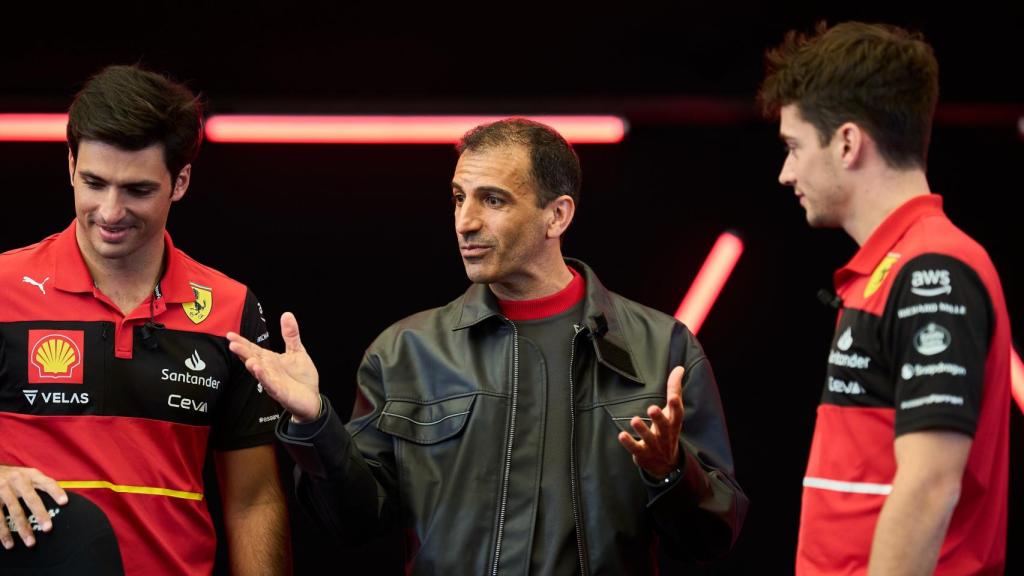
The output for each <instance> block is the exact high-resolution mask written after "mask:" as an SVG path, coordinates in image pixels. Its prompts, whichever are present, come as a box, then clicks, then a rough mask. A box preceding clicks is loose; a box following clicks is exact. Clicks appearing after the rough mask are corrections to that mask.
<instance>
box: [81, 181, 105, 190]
mask: <svg viewBox="0 0 1024 576" xmlns="http://www.w3.org/2000/svg"><path fill="white" fill-rule="evenodd" d="M85 185H86V186H88V187H89V189H90V190H103V188H104V184H103V183H102V182H98V181H96V180H86V181H85Z"/></svg>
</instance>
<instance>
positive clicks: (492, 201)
mask: <svg viewBox="0 0 1024 576" xmlns="http://www.w3.org/2000/svg"><path fill="white" fill-rule="evenodd" d="M484 204H486V205H487V206H488V207H490V208H500V207H501V206H503V205H504V204H505V201H504V200H503V199H501V198H498V197H497V196H488V197H486V198H484Z"/></svg>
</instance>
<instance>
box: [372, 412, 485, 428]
mask: <svg viewBox="0 0 1024 576" xmlns="http://www.w3.org/2000/svg"><path fill="white" fill-rule="evenodd" d="M465 414H469V410H466V411H465V412H459V413H456V414H449V415H447V416H445V417H444V418H441V419H440V420H434V421H433V422H420V421H418V420H413V419H412V418H409V417H407V416H402V415H401V414H392V413H391V412H381V413H380V415H381V416H394V417H395V418H401V419H402V420H408V421H409V422H412V423H413V424H419V425H420V426H433V425H434V424H438V423H440V422H444V421H445V420H447V419H449V418H455V417H456V416H463V415H465Z"/></svg>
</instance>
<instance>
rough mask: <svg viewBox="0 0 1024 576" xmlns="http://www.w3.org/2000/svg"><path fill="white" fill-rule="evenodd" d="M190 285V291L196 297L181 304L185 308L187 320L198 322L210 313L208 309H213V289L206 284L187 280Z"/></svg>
mask: <svg viewBox="0 0 1024 576" xmlns="http://www.w3.org/2000/svg"><path fill="white" fill-rule="evenodd" d="M189 284H190V285H191V286H192V293H193V294H195V296H196V299H195V301H194V302H185V303H183V304H182V305H181V307H182V308H184V309H185V315H186V316H188V317H189V320H192V322H194V323H196V324H199V323H200V322H202V321H203V320H206V317H207V316H209V315H210V310H212V309H213V289H212V288H207V287H206V286H200V285H199V284H196V283H195V282H189Z"/></svg>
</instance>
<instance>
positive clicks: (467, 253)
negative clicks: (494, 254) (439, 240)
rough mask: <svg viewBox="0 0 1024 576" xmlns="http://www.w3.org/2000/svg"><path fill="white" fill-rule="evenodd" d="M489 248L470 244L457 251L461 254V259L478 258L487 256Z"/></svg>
mask: <svg viewBox="0 0 1024 576" xmlns="http://www.w3.org/2000/svg"><path fill="white" fill-rule="evenodd" d="M491 248H492V247H491V246H483V245H478V244H470V245H468V246H461V247H460V248H459V251H460V252H461V253H462V257H463V258H480V257H482V256H484V255H485V254H487V252H489V251H490V250H491Z"/></svg>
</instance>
